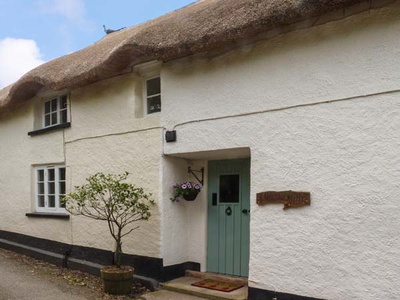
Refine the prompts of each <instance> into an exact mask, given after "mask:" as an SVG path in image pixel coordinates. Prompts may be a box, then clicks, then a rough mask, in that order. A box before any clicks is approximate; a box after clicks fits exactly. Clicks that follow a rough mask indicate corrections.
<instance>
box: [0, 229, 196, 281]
mask: <svg viewBox="0 0 400 300" xmlns="http://www.w3.org/2000/svg"><path fill="white" fill-rule="evenodd" d="M0 248H4V249H8V250H11V251H14V252H17V253H21V254H24V255H27V256H31V257H34V258H37V259H41V260H44V261H47V262H50V263H53V264H55V265H58V266H63V267H67V268H71V269H76V270H80V271H84V272H88V273H90V274H93V275H96V276H100V271H99V270H100V268H102V267H103V266H105V265H111V264H112V262H113V253H112V252H111V251H106V250H101V249H96V248H89V247H82V246H75V245H69V244H64V243H59V242H55V241H51V240H46V239H41V238H36V237H33V236H28V235H23V234H19V233H13V232H9V231H2V230H0ZM122 263H123V264H124V265H129V266H132V267H133V268H134V269H135V276H136V277H137V279H138V280H141V281H142V280H144V281H146V279H148V281H153V282H147V283H146V285H151V286H154V285H155V284H157V281H160V282H165V281H168V280H171V279H174V278H178V277H181V276H184V275H185V271H186V270H195V271H199V270H200V264H199V263H195V262H185V263H182V264H178V265H173V266H168V267H164V266H163V260H162V259H161V258H154V257H146V256H139V255H130V254H124V255H123V257H122Z"/></svg>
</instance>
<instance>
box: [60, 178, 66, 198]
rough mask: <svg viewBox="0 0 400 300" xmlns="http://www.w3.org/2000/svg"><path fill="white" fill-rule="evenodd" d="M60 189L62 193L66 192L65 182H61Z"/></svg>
mask: <svg viewBox="0 0 400 300" xmlns="http://www.w3.org/2000/svg"><path fill="white" fill-rule="evenodd" d="M59 189H60V195H63V194H65V182H63V181H62V182H60V184H59Z"/></svg>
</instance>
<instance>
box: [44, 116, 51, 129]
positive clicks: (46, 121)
mask: <svg viewBox="0 0 400 300" xmlns="http://www.w3.org/2000/svg"><path fill="white" fill-rule="evenodd" d="M50 125H51V124H50V115H45V116H44V126H50Z"/></svg>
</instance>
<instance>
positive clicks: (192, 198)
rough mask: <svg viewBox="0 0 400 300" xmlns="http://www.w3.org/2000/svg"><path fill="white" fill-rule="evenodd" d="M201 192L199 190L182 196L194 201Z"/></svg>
mask: <svg viewBox="0 0 400 300" xmlns="http://www.w3.org/2000/svg"><path fill="white" fill-rule="evenodd" d="M198 194H199V192H197V193H190V194H183V195H182V197H183V199H185V200H186V201H194V200H195V199H196V197H197V195H198Z"/></svg>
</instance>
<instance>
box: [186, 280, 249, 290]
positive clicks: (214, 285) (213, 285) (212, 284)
mask: <svg viewBox="0 0 400 300" xmlns="http://www.w3.org/2000/svg"><path fill="white" fill-rule="evenodd" d="M192 285H193V286H197V287H202V288H206V289H210V290H215V291H220V292H226V293H229V292H232V291H234V290H237V289H240V288H241V287H243V286H244V285H243V284H240V283H233V282H223V281H218V280H212V279H205V280H202V281H198V282H195V283H192Z"/></svg>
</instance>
